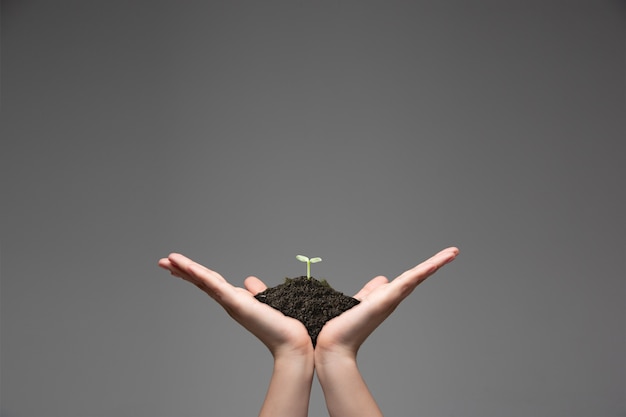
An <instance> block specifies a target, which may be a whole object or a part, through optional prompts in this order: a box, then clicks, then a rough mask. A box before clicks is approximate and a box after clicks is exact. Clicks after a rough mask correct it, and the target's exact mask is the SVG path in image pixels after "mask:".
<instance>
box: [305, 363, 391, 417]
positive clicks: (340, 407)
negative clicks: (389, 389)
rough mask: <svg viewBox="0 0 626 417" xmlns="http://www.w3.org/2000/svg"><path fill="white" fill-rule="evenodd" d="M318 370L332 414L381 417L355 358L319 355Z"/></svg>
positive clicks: (329, 410) (337, 415)
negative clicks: (321, 356)
mask: <svg viewBox="0 0 626 417" xmlns="http://www.w3.org/2000/svg"><path fill="white" fill-rule="evenodd" d="M315 370H316V373H317V378H318V379H319V381H320V385H321V386H322V390H323V391H324V397H325V399H326V407H327V408H328V413H329V414H330V416H331V417H382V415H383V414H382V412H381V411H380V408H378V405H377V404H376V401H374V397H372V394H371V393H370V391H369V389H368V388H367V385H366V384H365V381H364V380H363V377H362V376H361V373H360V372H359V369H358V367H357V363H356V358H354V357H345V356H343V357H332V358H328V357H325V358H323V359H322V358H318V357H317V356H316V361H315Z"/></svg>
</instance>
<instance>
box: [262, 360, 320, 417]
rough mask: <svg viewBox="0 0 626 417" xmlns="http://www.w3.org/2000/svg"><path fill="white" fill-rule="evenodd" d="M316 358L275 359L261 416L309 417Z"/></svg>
mask: <svg viewBox="0 0 626 417" xmlns="http://www.w3.org/2000/svg"><path fill="white" fill-rule="evenodd" d="M313 360H314V359H313V355H308V356H302V357H300V356H298V357H291V356H282V357H276V358H275V359H274V370H273V373H272V379H271V380H270V385H269V388H268V390H267V395H266V396H265V401H264V402H263V406H262V408H261V411H260V413H259V417H283V416H284V417H306V416H307V414H308V411H309V397H310V395H311V384H312V382H313Z"/></svg>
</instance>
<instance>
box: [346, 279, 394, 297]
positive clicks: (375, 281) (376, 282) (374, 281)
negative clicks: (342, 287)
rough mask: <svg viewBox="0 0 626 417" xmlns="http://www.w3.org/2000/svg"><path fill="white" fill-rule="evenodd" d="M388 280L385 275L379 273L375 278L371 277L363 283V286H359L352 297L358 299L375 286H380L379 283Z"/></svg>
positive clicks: (382, 283) (385, 282)
mask: <svg viewBox="0 0 626 417" xmlns="http://www.w3.org/2000/svg"><path fill="white" fill-rule="evenodd" d="M388 282H389V280H388V279H387V278H386V277H384V276H382V275H379V276H377V277H376V278H373V279H371V280H370V281H369V282H368V283H367V284H365V286H363V288H361V290H360V291H359V292H358V293H356V294H355V296H354V298H356V299H357V300H359V301H360V300H362V299H364V298H365V297H367V295H368V294H369V293H371V292H372V291H374V290H375V289H376V288H378V287H380V286H381V285H384V284H387V283H388Z"/></svg>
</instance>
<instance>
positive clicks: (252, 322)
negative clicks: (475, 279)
mask: <svg viewBox="0 0 626 417" xmlns="http://www.w3.org/2000/svg"><path fill="white" fill-rule="evenodd" d="M458 252H459V251H458V249H457V248H454V247H450V248H447V249H444V250H442V251H441V252H439V253H437V254H436V255H434V256H433V257H431V258H430V259H428V260H426V261H424V262H422V263H421V264H419V265H417V266H416V267H414V268H412V269H409V270H407V271H406V272H404V273H403V274H401V275H400V276H398V277H397V278H395V279H394V280H392V281H389V280H388V279H387V278H385V277H383V276H378V277H376V278H374V279H372V280H371V281H369V282H368V283H367V284H366V285H365V286H364V287H363V288H362V289H361V290H360V291H359V292H358V293H357V294H356V295H355V298H357V299H358V300H360V301H361V303H360V304H358V305H357V306H355V307H354V308H352V309H350V310H348V311H346V312H344V313H343V314H341V315H340V316H338V317H335V318H334V319H332V320H330V321H329V322H328V323H326V325H325V326H324V327H323V328H322V331H321V332H320V333H319V335H318V338H317V346H316V348H315V349H313V346H312V344H311V339H310V337H309V335H308V332H307V330H306V328H305V327H304V325H303V324H302V323H301V322H299V321H298V320H296V319H293V318H290V317H286V316H285V315H283V314H282V313H281V312H279V311H278V310H275V309H273V308H272V307H270V306H268V305H267V304H264V303H261V302H259V301H258V300H256V299H255V298H254V295H255V294H257V293H259V292H261V291H263V290H265V289H266V288H267V286H266V285H265V284H264V283H263V282H262V281H261V280H260V279H258V278H256V277H248V278H247V279H246V280H245V281H244V287H245V288H238V287H234V286H233V285H231V284H230V283H228V281H226V280H225V279H224V278H223V277H222V276H221V275H220V274H218V273H217V272H215V271H212V270H210V269H208V268H206V267H204V266H202V265H200V264H198V263H196V262H194V261H192V260H191V259H189V258H187V257H185V256H183V255H180V254H177V253H172V254H170V255H169V256H168V257H167V258H163V259H161V260H159V266H160V267H161V268H164V269H166V270H168V271H170V273H171V274H172V275H174V276H177V277H180V278H182V279H184V280H185V281H189V282H191V283H192V284H194V285H196V286H197V287H198V288H200V289H201V290H202V291H204V292H205V293H207V294H208V295H209V296H210V297H212V298H213V299H214V300H215V301H217V302H218V303H219V304H220V305H221V306H222V307H223V308H224V309H225V310H226V312H227V313H228V314H229V315H230V316H231V317H232V318H233V319H235V320H236V321H237V322H238V323H239V324H241V325H242V326H243V327H245V328H246V329H247V330H248V331H250V332H251V333H252V334H254V335H255V336H256V337H257V338H258V339H259V340H261V342H263V343H264V344H265V346H267V348H268V349H269V350H270V352H271V353H272V356H273V358H274V368H273V373H272V378H271V380H270V384H269V387H268V390H267V394H266V397H265V401H264V402H263V406H262V407H261V411H260V413H259V416H263V417H265V416H272V417H281V416H285V417H304V416H306V415H307V413H308V408H309V397H310V394H311V384H312V381H313V373H314V372H316V373H317V377H318V379H319V381H320V385H321V386H322V390H323V392H324V397H325V399H326V406H327V408H328V412H329V414H330V416H331V417H352V416H355V417H357V416H358V417H370V416H371V417H375V416H382V415H383V414H382V412H381V411H380V409H379V407H378V405H377V404H376V402H375V401H374V398H373V396H372V395H371V393H370V391H369V389H368V388H367V385H366V384H365V381H364V380H363V378H362V377H361V373H360V372H359V370H358V367H357V361H356V357H357V352H358V350H359V348H360V346H361V345H362V343H363V342H364V341H365V340H366V339H367V337H368V336H369V335H370V334H371V333H372V332H373V331H374V330H375V329H376V328H377V327H378V326H379V325H380V324H381V323H382V322H383V321H384V320H385V319H386V318H387V317H389V315H390V314H391V313H392V312H393V311H394V310H395V309H396V307H397V306H398V305H399V304H400V303H401V302H402V300H404V299H405V298H406V297H407V296H409V294H411V292H412V291H413V290H414V289H415V287H417V286H418V285H419V284H420V283H421V282H423V281H424V280H425V279H426V278H428V277H429V276H431V275H432V274H434V273H435V272H437V270H439V268H441V267H442V266H444V265H445V264H447V263H449V262H451V261H452V260H454V258H455V257H456V256H457V254H458Z"/></svg>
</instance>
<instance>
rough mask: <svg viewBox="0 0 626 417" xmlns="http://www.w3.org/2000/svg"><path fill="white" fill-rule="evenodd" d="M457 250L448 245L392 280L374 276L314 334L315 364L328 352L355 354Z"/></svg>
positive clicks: (351, 355)
mask: <svg viewBox="0 0 626 417" xmlns="http://www.w3.org/2000/svg"><path fill="white" fill-rule="evenodd" d="M458 253H459V250H458V249H457V248H455V247H450V248H447V249H444V250H442V251H441V252H439V253H437V254H436V255H434V256H433V257H431V258H430V259H428V260H426V261H424V262H422V263H421V264H419V265H417V266H415V267H414V268H412V269H409V270H408V271H406V272H404V273H403V274H401V275H400V276H398V277H397V278H395V279H394V280H393V281H391V282H390V281H389V280H388V279H387V278H385V277H383V276H378V277H376V278H374V279H372V280H371V281H369V282H368V283H367V284H366V285H365V286H364V287H363V288H362V289H361V290H360V291H359V292H358V293H357V294H356V295H355V296H354V298H356V299H358V300H360V301H361V303H359V304H358V305H356V306H355V307H353V308H351V309H350V310H348V311H346V312H344V313H342V314H341V315H340V316H338V317H335V318H334V319H332V320H330V321H328V322H327V323H326V324H325V325H324V327H323V328H322V330H321V331H320V333H319V335H318V337H317V346H316V348H315V364H316V367H317V366H318V365H319V364H321V363H323V361H325V360H327V359H328V357H329V355H333V354H338V355H341V356H344V357H350V358H355V357H356V354H357V351H358V349H359V347H360V346H361V344H362V343H363V342H364V341H365V339H367V337H368V336H369V335H370V334H371V333H372V332H373V331H374V330H375V329H376V328H377V327H378V326H379V325H380V324H381V323H382V322H383V321H384V320H385V319H386V318H387V317H388V316H389V315H390V314H391V313H392V312H393V311H394V310H395V309H396V307H397V306H398V305H399V304H400V302H402V300H404V299H405V298H406V297H407V296H408V295H409V294H411V292H412V291H413V290H414V289H415V287H417V286H418V285H419V284H420V283H421V282H422V281H424V280H425V279H426V278H428V277H429V276H431V275H432V274H434V273H435V272H436V271H437V270H438V269H439V268H441V267H442V266H444V265H445V264H447V263H449V262H451V261H453V260H454V258H455V257H456V255H457V254H458Z"/></svg>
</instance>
